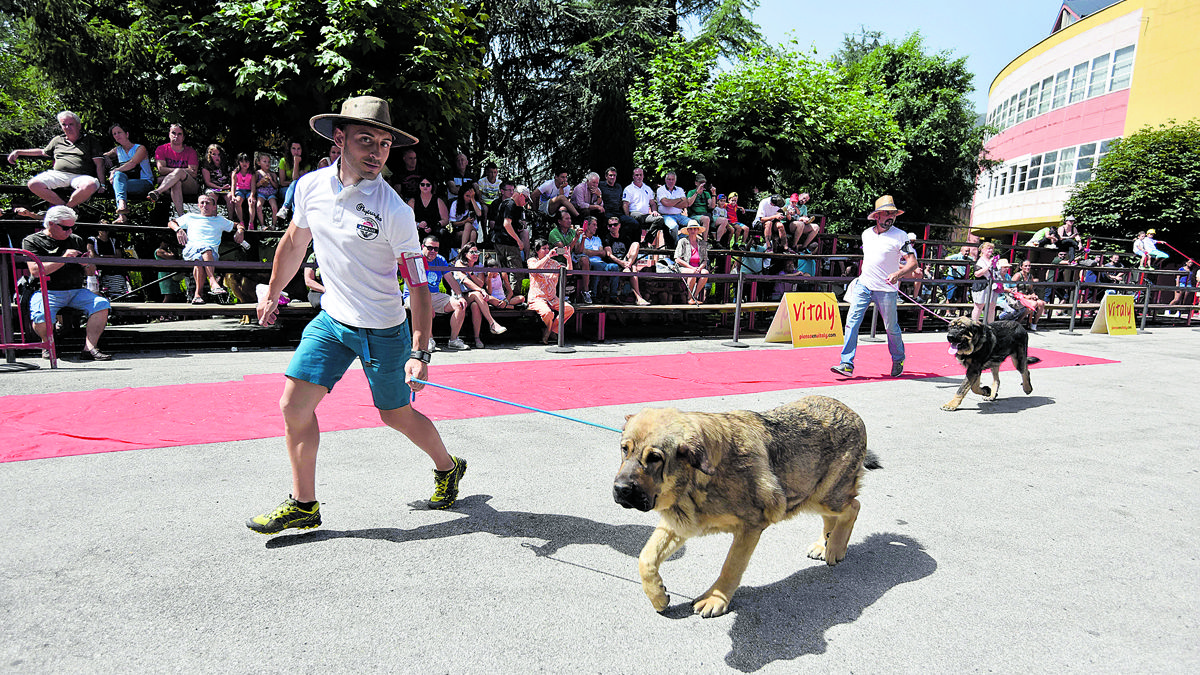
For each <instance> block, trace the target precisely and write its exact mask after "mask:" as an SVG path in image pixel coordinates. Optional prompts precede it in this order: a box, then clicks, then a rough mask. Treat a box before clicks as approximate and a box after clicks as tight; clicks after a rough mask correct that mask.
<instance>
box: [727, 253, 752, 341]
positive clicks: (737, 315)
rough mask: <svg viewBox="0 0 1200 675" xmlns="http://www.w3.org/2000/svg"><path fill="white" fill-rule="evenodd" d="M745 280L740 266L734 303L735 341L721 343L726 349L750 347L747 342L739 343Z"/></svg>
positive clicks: (744, 274)
mask: <svg viewBox="0 0 1200 675" xmlns="http://www.w3.org/2000/svg"><path fill="white" fill-rule="evenodd" d="M745 278H746V273H745V271H744V270H743V269H742V268H741V265H739V266H738V280H737V297H736V298H734V301H733V339H732V340H729V341H728V342H722V343H721V344H722V345H725V346H726V347H749V346H750V345H748V344H746V343H745V342H738V332H739V331H740V330H741V325H742V282H743V281H745Z"/></svg>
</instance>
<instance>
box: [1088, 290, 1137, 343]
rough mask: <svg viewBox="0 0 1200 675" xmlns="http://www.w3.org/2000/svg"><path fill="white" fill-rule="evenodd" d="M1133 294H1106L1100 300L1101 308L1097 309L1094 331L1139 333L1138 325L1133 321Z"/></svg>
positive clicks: (1119, 333)
mask: <svg viewBox="0 0 1200 675" xmlns="http://www.w3.org/2000/svg"><path fill="white" fill-rule="evenodd" d="M1133 318H1134V316H1133V296H1132V295H1106V296H1104V299H1102V300H1101V301H1100V309H1098V310H1096V319H1095V320H1094V321H1092V332H1093V333H1108V334H1109V335H1137V327H1136V326H1135V325H1134V323H1133Z"/></svg>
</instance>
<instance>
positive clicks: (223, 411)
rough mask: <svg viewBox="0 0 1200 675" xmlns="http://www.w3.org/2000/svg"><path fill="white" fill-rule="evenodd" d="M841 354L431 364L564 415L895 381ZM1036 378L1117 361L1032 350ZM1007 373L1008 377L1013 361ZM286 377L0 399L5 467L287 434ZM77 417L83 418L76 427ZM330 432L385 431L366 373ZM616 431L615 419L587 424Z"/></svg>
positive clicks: (441, 374)
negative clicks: (1038, 371)
mask: <svg viewBox="0 0 1200 675" xmlns="http://www.w3.org/2000/svg"><path fill="white" fill-rule="evenodd" d="M840 351H841V347H810V348H807V349H771V350H737V351H729V352H717V353H704V354H692V353H687V354H682V355H669V356H636V357H620V358H595V359H567V360H554V359H543V360H538V361H520V362H513V363H480V364H463V365H444V366H434V367H432V368H431V369H430V373H429V381H430V382H436V383H438V384H444V385H446V386H451V387H455V388H457V389H462V390H465V391H473V392H478V393H481V394H486V395H488V396H492V397H494V398H500V399H505V400H509V401H513V402H515V403H521V404H523V405H527V406H532V407H536V408H542V409H545V410H554V411H560V410H568V409H573V408H588V407H592V406H608V405H629V406H631V407H630V412H634V411H635V408H634V407H633V406H634V405H635V404H642V403H647V402H651V401H673V400H678V399H685V398H703V397H707V396H724V395H731V394H752V393H755V392H762V391H778V390H781V389H802V388H811V387H825V386H831V385H836V384H847V383H862V382H875V381H880V380H886V379H889V378H888V377H887V371H888V369H889V368H890V366H891V360H890V358H889V357H888V352H887V346H886V345H883V344H863V345H861V346H860V347H859V349H858V356H857V359H856V363H855V370H856V371H857V372H858V374H859V376H858V377H856V378H854V379H851V380H845V379H843V378H840V377H838V376H836V375H834V374H833V373H831V372H829V367H830V366H831V365H835V364H836V363H837V361H838V353H839V352H840ZM906 351H907V354H906V361H907V367H908V372H906V373H905V374H904V377H907V378H924V377H952V378H961V377H962V372H963V371H962V367H961V366H959V365H958V363H957V362H956V361H955V360H954V358H953V357H952V356H950V355H949V354H947V353H946V343H944V342H932V343H919V344H910V345H906ZM1030 354H1031V355H1036V356H1039V357H1041V359H1042V362H1041V363H1039V364H1037V365H1035V366H1033V368H1054V367H1061V366H1077V365H1094V364H1100V363H1115V362H1114V361H1108V360H1105V359H1095V358H1091V357H1086V356H1078V355H1075V354H1067V353H1064V352H1053V351H1047V350H1042V349H1031V350H1030ZM1005 369H1011V366H1009V365H1008V364H1007V363H1006V364H1005ZM283 381H284V378H283V375H251V376H249V377H246V378H244V379H242V380H240V381H235V382H220V383H215V384H180V385H167V386H159V387H137V388H127V389H100V390H95V391H86V392H73V393H63V394H38V395H28V396H4V397H0V419H2V420H4V424H3V428H0V462H12V461H18V460H26V459H43V458H48V457H65V456H70V455H82V454H89V453H95V452H113V451H116V450H137V449H145V448H162V447H171V446H179V445H196V444H202V443H221V442H225V441H240V440H249V439H254V438H269V437H273V436H282V434H283V422H282V420H281V418H280V414H279V405H278V401H279V395H280V393H282V391H283ZM415 405H416V407H417V408H418V409H419V410H421V411H422V412H424V413H425V414H426V415H428V416H429V417H430V418H431V419H433V420H446V419H465V418H474V417H489V416H493V415H510V414H525V413H529V411H527V410H524V409H521V408H516V407H513V406H508V405H504V404H501V403H495V402H492V401H487V400H484V399H481V398H477V397H474V396H467V395H465V394H459V393H455V392H451V391H445V390H442V389H435V388H432V387H430V388H427V389H426V390H425V391H424V392H422V393H421V394H419V395H418V396H417V402H416V404H415ZM81 411H86V414H85V415H83V418H86V422H84V421H81ZM317 415H318V417H319V418H320V421H321V429H322V430H323V431H337V430H342V429H362V428H366V427H375V426H381V425H382V423H381V422H380V421H379V416H378V415H377V414H376V411H375V408H374V406H372V405H371V393H370V391H369V390H368V389H367V384H366V379H365V378H364V377H363V374H362V371H361V370H351V371H350V372H348V373H347V374H346V377H344V378H343V379H342V381H341V382H340V383H338V385H337V387H335V388H334V390H333V393H332V394H330V395H329V396H327V397H326V398H325V400H324V401H322V402H321V406H320V407H319V408H318V409H317ZM589 421H592V422H596V423H599V424H606V425H607V426H614V427H619V426H620V419H619V418H616V419H610V420H601V419H590V418H589Z"/></svg>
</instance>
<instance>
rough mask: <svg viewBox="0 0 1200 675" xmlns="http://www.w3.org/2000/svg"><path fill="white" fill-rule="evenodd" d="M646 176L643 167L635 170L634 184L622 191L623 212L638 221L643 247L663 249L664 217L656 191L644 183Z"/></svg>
mask: <svg viewBox="0 0 1200 675" xmlns="http://www.w3.org/2000/svg"><path fill="white" fill-rule="evenodd" d="M644 176H645V173H644V172H643V171H642V169H641V167H638V168H635V169H634V170H633V182H632V183H630V184H629V185H626V186H625V189H624V190H622V191H621V211H622V212H623V213H624V214H625V215H627V216H630V217H631V218H633V219H634V220H636V221H637V223H638V225H639V226H640V228H641V233H640V235H641V240H642V245H643V246H653V247H654V248H662V247H663V243H664V239H663V236H662V232H661V231H662V230H663V229H664V228H665V226H664V225H663V217H662V216H661V215H660V214H659V212H658V202H656V201H655V200H654V190H652V189H650V186H649V185H646V184H645V183H643V182H642V179H643V178H644Z"/></svg>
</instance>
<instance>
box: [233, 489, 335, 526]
mask: <svg viewBox="0 0 1200 675" xmlns="http://www.w3.org/2000/svg"><path fill="white" fill-rule="evenodd" d="M320 524H321V504H320V503H319V502H314V503H313V505H312V510H311V511H305V510H304V509H302V508H300V502H298V501H296V500H295V499H292V496H291V495H288V498H287V500H286V501H284V502H283V503H282V504H280V505H279V506H278V507H277V508H276V509H275V510H274V511H272V512H270V513H264V514H262V515H258V516H254V517H253V518H251V519H250V520H247V521H246V527H248V528H250V529H252V530H254V531H255V532H258V533H259V534H279V533H280V532H283V531H284V530H286V529H288V528H289V527H294V528H296V529H297V530H311V529H312V528H314V527H317V526H319V525H320Z"/></svg>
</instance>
